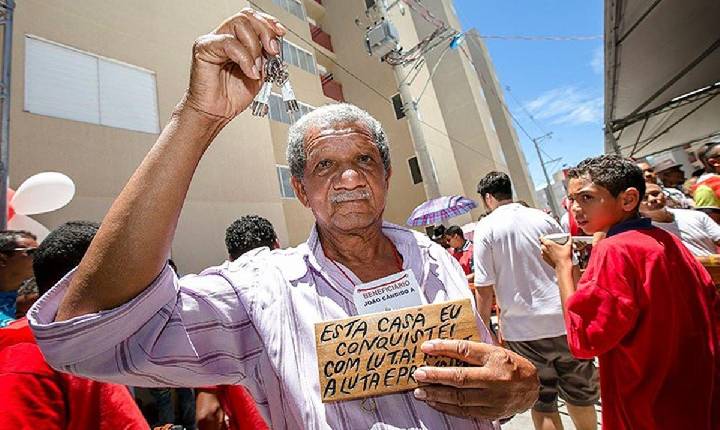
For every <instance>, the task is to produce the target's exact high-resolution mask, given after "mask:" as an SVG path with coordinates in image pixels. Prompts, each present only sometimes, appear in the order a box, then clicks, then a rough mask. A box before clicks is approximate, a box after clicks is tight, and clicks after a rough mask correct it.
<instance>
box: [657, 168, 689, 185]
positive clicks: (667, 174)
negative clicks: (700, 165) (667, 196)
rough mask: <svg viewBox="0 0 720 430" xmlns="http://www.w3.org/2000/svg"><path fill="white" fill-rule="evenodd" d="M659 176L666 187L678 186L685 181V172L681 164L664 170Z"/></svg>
mask: <svg viewBox="0 0 720 430" xmlns="http://www.w3.org/2000/svg"><path fill="white" fill-rule="evenodd" d="M658 176H659V177H660V182H662V183H663V185H665V186H666V187H677V186H678V185H682V184H683V183H684V182H685V172H683V171H682V169H681V168H680V166H675V167H671V168H669V169H667V170H663V171H662V172H660V173H658Z"/></svg>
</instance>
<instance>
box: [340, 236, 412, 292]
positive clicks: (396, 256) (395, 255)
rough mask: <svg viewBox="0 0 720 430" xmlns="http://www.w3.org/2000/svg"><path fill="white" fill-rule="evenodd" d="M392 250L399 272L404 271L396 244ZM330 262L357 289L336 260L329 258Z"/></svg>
mask: <svg viewBox="0 0 720 430" xmlns="http://www.w3.org/2000/svg"><path fill="white" fill-rule="evenodd" d="M392 249H393V256H394V257H395V264H397V268H398V270H399V271H402V270H403V259H402V255H400V252H398V250H397V248H396V247H395V245H394V244H393V246H392ZM328 260H330V262H331V263H332V264H333V265H335V267H336V268H337V269H338V270H339V271H340V273H342V275H343V276H344V277H345V279H347V280H348V282H350V285H352V286H353V287H356V285H355V282H353V280H352V279H350V276H348V274H347V273H345V271H344V270H343V268H342V267H340V265H339V264H337V263H336V262H335V260H333V259H332V258H328Z"/></svg>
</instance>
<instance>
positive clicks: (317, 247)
mask: <svg viewBox="0 0 720 430" xmlns="http://www.w3.org/2000/svg"><path fill="white" fill-rule="evenodd" d="M382 230H383V234H384V235H385V236H387V237H388V239H390V241H392V243H393V244H394V245H395V248H396V249H397V250H398V252H399V253H400V255H401V256H402V258H403V269H412V271H413V272H414V274H415V278H416V279H417V280H418V282H421V280H422V279H424V274H425V273H424V272H425V270H424V267H425V261H424V260H425V259H424V256H425V254H426V251H427V250H428V248H430V246H431V244H432V243H433V242H432V241H431V240H430V238H428V237H427V236H425V235H421V234H416V233H415V232H413V231H412V230H409V229H407V228H404V227H401V226H398V225H395V224H392V223H389V222H386V221H383V224H382ZM303 245H304V246H305V247H306V250H307V254H306V255H305V256H304V258H305V261H306V263H307V266H308V268H312V269H314V270H316V271H317V272H319V273H326V272H327V269H326V268H324V267H323V264H322V263H323V262H327V257H325V253H324V251H323V249H322V245H321V244H320V237H319V235H318V232H317V224H316V225H313V228H312V230H311V231H310V236H309V237H308V239H307V241H306V242H305V243H304V244H303ZM301 246H302V245H301Z"/></svg>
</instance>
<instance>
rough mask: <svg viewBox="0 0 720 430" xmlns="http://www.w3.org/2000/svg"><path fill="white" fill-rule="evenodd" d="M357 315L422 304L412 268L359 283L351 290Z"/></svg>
mask: <svg viewBox="0 0 720 430" xmlns="http://www.w3.org/2000/svg"><path fill="white" fill-rule="evenodd" d="M353 301H354V302H355V308H356V309H357V312H358V314H359V315H366V314H371V313H375V312H386V311H392V310H396V309H402V308H409V307H412V306H420V305H422V304H423V303H422V299H421V298H420V286H419V285H418V282H417V279H415V275H414V274H413V272H412V270H403V271H402V272H399V273H394V274H392V275H390V276H386V277H384V278H381V279H377V280H375V281H372V282H368V283H367V284H360V285H358V286H357V287H356V288H355V291H354V292H353Z"/></svg>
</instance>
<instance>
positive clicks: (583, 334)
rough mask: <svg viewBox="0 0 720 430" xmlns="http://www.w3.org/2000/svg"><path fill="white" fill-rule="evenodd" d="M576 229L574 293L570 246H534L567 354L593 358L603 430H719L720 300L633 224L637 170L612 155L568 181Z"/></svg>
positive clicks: (655, 233) (647, 229) (698, 268)
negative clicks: (578, 264)
mask: <svg viewBox="0 0 720 430" xmlns="http://www.w3.org/2000/svg"><path fill="white" fill-rule="evenodd" d="M568 178H569V183H568V199H569V200H570V203H571V210H572V211H573V214H574V215H575V218H576V220H577V222H578V226H579V227H580V228H582V229H583V230H584V231H586V232H587V233H591V234H592V233H595V235H596V239H599V238H601V237H602V236H604V235H607V238H604V239H602V240H599V241H597V243H596V245H595V246H594V248H593V252H592V255H591V257H590V262H589V263H588V267H587V270H586V271H585V273H584V274H583V276H582V277H581V278H580V280H579V282H578V283H577V287H576V285H575V279H574V278H573V266H572V258H571V250H572V241H568V243H566V244H565V245H558V244H557V243H555V242H552V241H549V240H544V239H541V241H542V248H543V256H544V257H545V259H546V261H548V262H549V263H550V264H552V265H553V266H554V267H555V271H556V272H557V277H558V284H559V287H560V296H561V299H562V302H563V310H564V313H565V323H566V325H567V338H568V344H569V346H570V350H571V351H572V353H573V354H574V355H575V356H576V357H578V358H592V357H595V356H597V357H599V360H600V390H601V399H602V406H603V408H602V409H603V411H602V416H603V428H605V429H609V430H615V429H633V430H635V429H698V430H699V429H718V428H720V352H719V351H718V332H717V330H718V328H717V323H718V315H719V314H720V312H719V310H720V299H719V298H718V295H717V293H716V291H715V287H714V285H713V282H712V279H711V278H710V275H709V274H708V273H707V271H706V270H705V269H704V268H703V267H702V265H701V264H700V263H699V262H698V261H697V260H696V259H695V258H694V257H693V255H692V254H691V253H690V251H688V250H687V249H686V248H685V247H684V246H683V245H682V243H681V242H680V240H679V239H678V238H677V237H675V236H673V235H672V234H670V233H667V232H665V231H664V230H661V229H659V228H655V227H653V226H652V224H651V222H650V220H649V219H647V218H640V217H639V215H638V206H639V204H640V201H641V200H642V197H643V194H644V193H645V181H644V178H643V174H642V171H641V170H640V169H639V168H638V167H637V166H635V164H633V163H632V162H630V161H628V160H625V159H623V158H621V157H618V156H614V155H603V156H600V157H595V158H589V159H587V160H584V161H582V162H581V163H580V164H578V166H577V167H576V168H574V169H572V170H570V172H569V174H568Z"/></svg>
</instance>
